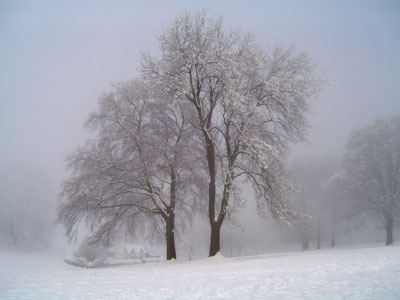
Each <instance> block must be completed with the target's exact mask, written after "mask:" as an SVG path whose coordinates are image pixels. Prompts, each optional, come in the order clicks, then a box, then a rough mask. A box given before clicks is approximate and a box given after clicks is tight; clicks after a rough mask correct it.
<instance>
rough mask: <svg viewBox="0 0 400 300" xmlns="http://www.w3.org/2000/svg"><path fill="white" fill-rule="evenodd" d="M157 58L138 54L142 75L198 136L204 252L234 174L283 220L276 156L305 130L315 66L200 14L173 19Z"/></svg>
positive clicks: (215, 242)
mask: <svg viewBox="0 0 400 300" xmlns="http://www.w3.org/2000/svg"><path fill="white" fill-rule="evenodd" d="M159 42H160V50H161V58H159V59H157V58H154V57H152V56H151V55H150V54H145V55H143V60H142V73H143V75H144V78H145V79H146V80H148V81H149V82H151V83H152V84H153V86H159V87H160V89H162V90H164V91H166V93H167V94H168V95H170V97H171V98H173V99H175V101H177V102H179V103H189V104H190V105H191V106H192V110H193V111H194V113H193V114H191V115H190V117H191V119H190V122H191V123H192V124H193V126H195V127H196V129H197V133H198V138H199V139H201V140H202V145H203V153H204V154H203V155H204V157H205V159H206V161H207V167H208V182H209V186H208V217H209V222H210V226H211V239H210V252H209V255H210V256H213V255H215V254H216V253H218V252H219V251H220V230H221V226H222V224H223V221H224V219H225V217H226V216H227V215H229V214H230V213H231V212H233V210H234V207H235V206H234V205H233V204H232V203H231V204H229V202H230V198H232V197H233V198H234V199H236V200H237V201H239V200H240V199H239V195H240V193H239V188H238V185H237V182H238V181H237V180H236V179H237V178H239V177H243V178H245V179H247V180H249V181H250V182H252V184H253V187H254V189H255V191H256V195H257V200H258V207H259V208H260V209H261V210H262V209H265V208H268V209H269V210H270V211H271V212H272V214H273V216H274V217H275V218H276V219H278V220H281V221H284V222H287V221H288V219H289V215H290V214H289V211H288V210H287V208H286V206H285V204H284V192H285V188H286V184H284V181H285V177H286V176H285V171H284V164H283V161H284V158H285V154H286V152H287V149H288V146H289V144H290V143H291V142H295V141H298V140H302V139H304V137H305V133H306V119H305V113H306V112H307V110H308V107H309V102H310V100H311V99H313V98H314V97H315V96H316V94H317V92H318V90H319V88H320V83H321V81H320V80H319V79H318V78H317V77H316V75H315V65H314V64H313V63H312V62H311V60H310V58H309V57H308V55H307V54H305V53H300V54H297V53H296V52H295V50H294V48H293V47H292V48H288V49H283V48H280V47H276V48H274V50H273V51H272V52H271V53H268V52H266V51H265V50H263V49H262V48H260V47H259V46H258V45H257V44H256V43H255V41H254V39H253V38H252V36H251V35H241V34H240V33H239V32H238V31H230V32H228V33H226V32H224V31H223V28H222V21H221V19H215V18H212V17H209V16H208V15H207V12H205V11H203V12H200V13H194V14H191V13H185V14H184V15H182V16H180V17H177V18H175V19H174V20H173V21H172V23H171V24H170V26H168V27H167V28H166V30H165V31H164V33H163V34H162V35H161V36H160V37H159Z"/></svg>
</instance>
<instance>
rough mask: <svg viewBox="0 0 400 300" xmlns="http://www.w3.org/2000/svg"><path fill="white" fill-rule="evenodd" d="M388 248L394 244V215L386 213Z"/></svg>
mask: <svg viewBox="0 0 400 300" xmlns="http://www.w3.org/2000/svg"><path fill="white" fill-rule="evenodd" d="M385 221H386V246H388V245H392V244H393V215H392V214H391V213H386V215H385Z"/></svg>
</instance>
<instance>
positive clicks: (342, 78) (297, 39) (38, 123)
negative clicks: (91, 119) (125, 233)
mask: <svg viewBox="0 0 400 300" xmlns="http://www.w3.org/2000/svg"><path fill="white" fill-rule="evenodd" d="M202 8H208V9H209V10H210V12H211V13H212V14H215V15H223V16H224V24H225V27H226V28H236V27H238V26H240V27H241V28H242V29H243V30H244V31H252V32H254V33H255V36H256V38H257V40H258V41H259V42H260V43H262V44H264V45H265V46H266V47H268V46H269V45H274V44H275V43H280V44H282V45H285V46H290V45H291V44H294V45H295V46H296V48H297V49H298V50H299V51H308V52H309V53H310V56H311V57H312V58H313V59H314V61H315V62H316V63H317V64H318V65H319V66H320V71H321V73H322V74H323V76H324V77H325V79H327V80H328V82H329V84H328V85H327V86H326V87H325V90H324V93H323V94H322V95H321V97H320V99H319V100H318V102H316V103H315V105H314V107H313V109H312V111H313V114H312V115H311V116H310V121H311V125H312V129H311V131H310V135H309V144H308V145H306V146H302V147H299V148H298V149H300V150H298V151H301V152H312V153H321V154H322V153H336V152H337V153H340V152H341V151H342V150H343V147H344V145H345V142H346V139H347V137H348V135H349V133H350V132H351V131H352V130H353V129H355V128H358V127H360V126H364V125H366V124H368V123H369V122H371V121H372V120H373V119H375V118H378V117H390V116H394V115H396V114H400V1H396V0H395V1H330V2H329V1H4V0H2V1H1V2H0V168H3V167H7V166H9V165H14V164H30V165H36V166H39V167H41V168H42V169H43V170H44V171H45V172H46V173H47V174H48V176H49V177H50V178H51V179H52V180H53V184H54V186H57V185H58V184H59V182H60V181H61V180H62V178H63V177H64V176H65V175H64V167H65V164H64V157H65V156H66V155H67V154H68V153H71V151H73V150H74V149H75V148H76V147H77V146H78V145H80V144H82V143H83V142H84V140H85V138H86V137H87V132H86V131H85V129H84V128H83V123H84V121H85V120H86V118H87V116H88V114H89V112H91V111H92V110H94V109H95V108H96V102H97V97H98V96H99V95H100V94H101V92H103V91H106V90H107V89H109V87H110V83H111V82H118V81H122V80H129V79H131V78H132V77H134V76H135V74H136V69H137V67H138V65H139V55H140V52H141V51H142V50H146V49H149V50H150V52H153V53H156V52H157V40H156V36H157V35H158V34H160V33H161V31H162V28H163V26H165V25H167V24H168V22H169V20H170V19H171V18H173V17H174V16H175V15H178V14H181V13H182V12H183V11H184V10H185V9H191V10H193V9H197V10H198V9H202Z"/></svg>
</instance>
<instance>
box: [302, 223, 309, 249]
mask: <svg viewBox="0 0 400 300" xmlns="http://www.w3.org/2000/svg"><path fill="white" fill-rule="evenodd" d="M301 244H302V250H303V251H306V250H308V248H309V243H308V230H307V224H304V226H303V228H302V231H301Z"/></svg>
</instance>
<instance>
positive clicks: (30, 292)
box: [0, 245, 400, 300]
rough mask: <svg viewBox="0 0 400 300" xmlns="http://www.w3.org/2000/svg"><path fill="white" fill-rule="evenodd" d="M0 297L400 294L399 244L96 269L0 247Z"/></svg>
mask: <svg viewBox="0 0 400 300" xmlns="http://www.w3.org/2000/svg"><path fill="white" fill-rule="evenodd" d="M0 299H7V300H13V299H18V300H22V299H35V300H36V299H37V300H50V299H51V300H57V299H69V300H72V299H96V300H101V299H119V300H123V299H141V300H145V299H382V300H384V299H386V300H388V299H400V246H399V245H397V246H390V247H382V246H371V247H364V248H358V249H355V248H342V249H334V250H320V251H309V252H298V253H293V252H292V253H283V254H269V255H262V256H253V257H237V258H224V257H221V256H219V257H215V258H205V259H202V260H198V261H192V262H180V261H176V262H168V263H156V264H145V265H132V266H119V267H108V268H102V269H82V268H77V267H73V266H70V265H67V264H65V263H64V262H63V261H62V260H61V259H60V258H56V257H49V256H44V255H38V254H18V253H11V252H1V253H0Z"/></svg>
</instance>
